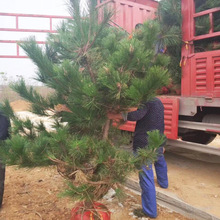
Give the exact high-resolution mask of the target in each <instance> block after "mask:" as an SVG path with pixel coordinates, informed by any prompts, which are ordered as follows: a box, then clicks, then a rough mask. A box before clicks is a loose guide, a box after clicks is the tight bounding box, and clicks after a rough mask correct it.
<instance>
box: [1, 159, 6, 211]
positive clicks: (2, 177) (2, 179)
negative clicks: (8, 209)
mask: <svg viewBox="0 0 220 220" xmlns="http://www.w3.org/2000/svg"><path fill="white" fill-rule="evenodd" d="M4 184H5V165H4V164H3V163H2V162H1V161H0V208H1V206H2V201H3V195H4Z"/></svg>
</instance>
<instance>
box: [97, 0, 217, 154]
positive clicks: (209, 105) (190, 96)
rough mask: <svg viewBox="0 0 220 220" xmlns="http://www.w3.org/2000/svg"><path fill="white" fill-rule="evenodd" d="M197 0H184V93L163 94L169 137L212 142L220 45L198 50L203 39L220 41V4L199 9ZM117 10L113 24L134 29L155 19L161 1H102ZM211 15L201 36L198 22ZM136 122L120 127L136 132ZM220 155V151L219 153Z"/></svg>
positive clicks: (195, 141)
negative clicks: (218, 20)
mask: <svg viewBox="0 0 220 220" xmlns="http://www.w3.org/2000/svg"><path fill="white" fill-rule="evenodd" d="M196 2H198V1H196V0H182V3H181V4H182V7H181V8H182V18H183V19H182V33H183V34H182V36H183V37H182V41H183V46H182V54H181V56H182V59H181V63H182V78H181V95H180V96H160V99H161V100H162V102H163V104H164V107H165V133H166V136H167V137H168V139H173V140H176V139H178V138H181V139H182V140H183V141H188V142H194V143H200V144H208V143H210V142H211V141H212V140H213V139H214V138H215V137H216V135H217V134H220V48H219V49H218V50H216V49H215V48H213V49H209V50H208V51H197V50H196V45H197V44H198V43H199V42H202V41H204V42H207V41H210V42H211V41H213V42H217V44H220V31H216V30H215V28H214V25H215V24H214V19H213V18H214V17H215V16H216V15H218V14H220V7H218V8H212V9H208V10H204V11H201V12H196V6H197V5H196V4H197V3H196ZM103 4H109V5H111V7H112V8H114V9H115V11H116V14H115V15H114V17H113V22H112V23H113V25H116V26H120V27H122V28H123V29H125V30H127V31H128V32H131V31H132V30H134V28H135V27H136V25H138V24H140V23H143V22H144V21H145V20H147V19H153V18H155V12H156V10H157V7H158V2H156V1H154V0H127V1H125V0H105V1H104V0H98V6H101V5H103ZM202 16H207V17H208V18H209V22H210V30H209V32H208V33H206V34H202V35H199V36H197V35H196V30H195V23H196V22H195V21H196V19H198V18H199V17H202ZM134 128H135V123H134V122H129V121H128V122H127V123H126V124H124V125H121V126H120V129H121V130H126V131H131V132H133V131H134ZM218 155H220V152H219V153H218Z"/></svg>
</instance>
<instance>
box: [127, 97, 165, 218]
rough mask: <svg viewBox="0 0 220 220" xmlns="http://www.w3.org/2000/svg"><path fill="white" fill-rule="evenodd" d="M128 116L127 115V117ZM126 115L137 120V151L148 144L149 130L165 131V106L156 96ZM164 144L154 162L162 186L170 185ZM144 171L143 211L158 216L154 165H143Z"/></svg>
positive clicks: (134, 142)
mask: <svg viewBox="0 0 220 220" xmlns="http://www.w3.org/2000/svg"><path fill="white" fill-rule="evenodd" d="M126 116H127V117H126ZM126 116H125V115H124V120H129V121H136V122H137V123H136V127H135V132H134V140H133V150H134V153H136V151H137V149H138V148H144V147H147V145H148V135H147V132H148V131H152V130H156V129H157V130H159V131H160V133H161V134H163V133H164V107H163V104H162V102H161V101H160V99H158V98H154V99H153V100H152V101H149V102H147V103H145V104H144V105H143V106H142V107H141V108H139V109H138V110H136V111H133V112H129V113H128V114H127V115H126ZM163 151H164V150H163V146H161V147H160V148H159V150H158V160H157V161H156V162H155V163H154V166H155V170H156V175H157V182H158V184H159V185H160V186H161V187H162V188H167V187H168V177H167V164H166V161H165V159H164V155H163ZM142 170H143V172H141V173H140V174H139V179H140V186H141V189H142V195H141V199H142V208H143V210H142V211H143V213H144V214H146V215H147V216H149V217H151V218H156V217H157V203H156V191H155V184H154V174H153V170H152V165H150V166H149V167H148V168H146V166H143V167H142Z"/></svg>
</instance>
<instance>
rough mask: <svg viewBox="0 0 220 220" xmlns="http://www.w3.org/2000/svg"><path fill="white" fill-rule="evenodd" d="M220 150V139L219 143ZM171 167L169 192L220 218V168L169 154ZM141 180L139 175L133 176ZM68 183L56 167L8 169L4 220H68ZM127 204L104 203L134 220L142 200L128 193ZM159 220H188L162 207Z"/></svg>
mask: <svg viewBox="0 0 220 220" xmlns="http://www.w3.org/2000/svg"><path fill="white" fill-rule="evenodd" d="M12 107H13V108H14V110H17V111H24V110H27V107H28V105H27V104H26V103H25V102H14V103H12ZM215 145H216V146H217V147H218V146H219V147H220V139H217V140H215ZM165 157H166V160H167V163H168V176H169V188H168V189H167V190H166V191H167V192H169V193H171V194H172V195H175V196H176V197H178V198H180V199H181V200H183V201H185V202H187V203H188V204H190V205H193V206H195V207H197V208H199V209H201V210H203V211H206V212H208V213H210V214H213V215H215V216H217V217H219V218H220V210H219V207H220V175H219V174H220V164H214V163H207V162H202V161H197V160H192V159H189V158H186V157H182V156H178V155H176V154H172V153H168V152H167V153H166V154H165ZM132 177H133V178H137V175H134V174H133V175H132ZM64 187H65V181H64V180H63V178H62V177H61V176H60V175H59V174H58V173H57V171H56V168H55V167H54V166H51V167H47V168H45V167H42V168H39V167H38V168H34V169H25V168H22V169H18V168H17V167H16V166H10V167H7V171H6V181H5V194H4V200H3V207H2V209H1V210H0V220H20V219H22V220H35V219H36V220H38V219H49V220H53V219H54V220H55V219H59V220H67V219H70V211H71V209H72V207H73V206H74V204H75V203H74V201H71V200H70V199H69V198H59V194H60V192H61V191H62V189H63V188H64ZM126 193H127V195H128V197H127V199H126V200H125V202H124V203H123V204H120V203H118V201H117V200H116V199H114V198H113V199H112V200H110V201H109V200H103V201H102V202H103V203H104V204H106V205H107V207H108V208H109V210H110V211H111V212H112V218H111V219H112V220H131V219H134V218H133V217H132V216H131V212H132V210H133V209H134V207H137V206H140V204H141V200H140V196H138V195H135V194H133V193H132V192H130V191H126ZM157 219H158V220H170V219H171V220H172V219H173V220H187V219H189V218H186V217H184V216H182V215H180V214H178V213H175V212H172V211H170V210H168V209H165V208H162V207H160V206H158V218H157Z"/></svg>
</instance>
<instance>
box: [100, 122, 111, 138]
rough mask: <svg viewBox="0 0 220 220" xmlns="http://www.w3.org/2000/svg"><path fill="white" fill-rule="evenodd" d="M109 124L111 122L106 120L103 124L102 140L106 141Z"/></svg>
mask: <svg viewBox="0 0 220 220" xmlns="http://www.w3.org/2000/svg"><path fill="white" fill-rule="evenodd" d="M110 122H111V120H110V119H109V118H108V119H107V120H106V122H105V126H104V128H103V137H102V139H103V140H107V139H108V132H109V127H110Z"/></svg>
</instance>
